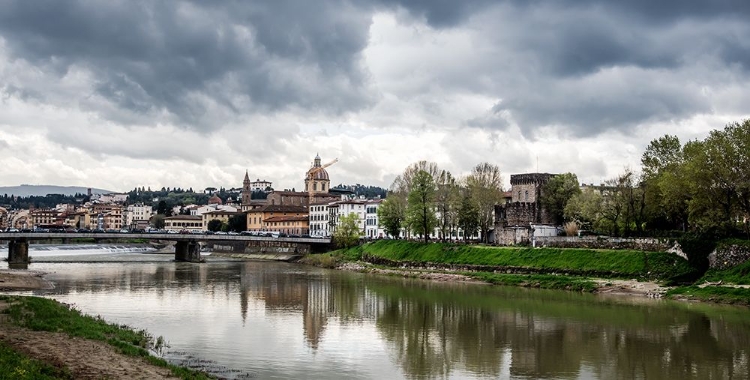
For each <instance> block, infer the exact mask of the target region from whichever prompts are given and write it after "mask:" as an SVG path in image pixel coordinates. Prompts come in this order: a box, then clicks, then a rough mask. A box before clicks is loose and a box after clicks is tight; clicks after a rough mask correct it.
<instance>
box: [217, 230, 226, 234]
mask: <svg viewBox="0 0 750 380" xmlns="http://www.w3.org/2000/svg"><path fill="white" fill-rule="evenodd" d="M216 234H217V235H226V234H227V233H226V232H224V231H216Z"/></svg>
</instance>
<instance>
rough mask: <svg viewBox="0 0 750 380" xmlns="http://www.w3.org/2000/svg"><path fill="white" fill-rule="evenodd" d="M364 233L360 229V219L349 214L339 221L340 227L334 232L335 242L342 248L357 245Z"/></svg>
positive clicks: (353, 214) (355, 215)
mask: <svg viewBox="0 0 750 380" xmlns="http://www.w3.org/2000/svg"><path fill="white" fill-rule="evenodd" d="M360 235H362V231H361V230H360V229H359V217H358V216H357V214H355V213H349V215H344V216H342V217H341V218H340V219H339V225H338V226H337V227H336V230H335V231H334V232H333V242H334V243H335V244H336V246H338V247H341V248H348V247H353V246H355V245H357V243H358V242H359V237H360Z"/></svg>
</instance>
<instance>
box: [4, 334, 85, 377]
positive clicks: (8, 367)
mask: <svg viewBox="0 0 750 380" xmlns="http://www.w3.org/2000/svg"><path fill="white" fill-rule="evenodd" d="M72 378H73V375H71V374H70V371H69V370H68V369H67V368H57V367H54V366H51V365H49V364H47V363H44V362H41V361H38V360H35V359H32V358H30V357H28V356H26V355H24V354H22V353H20V352H18V351H15V350H14V349H13V348H11V347H10V346H8V345H6V344H5V343H3V342H2V341H0V380H4V379H18V380H25V379H29V380H37V379H39V380H46V379H72Z"/></svg>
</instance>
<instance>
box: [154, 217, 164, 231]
mask: <svg viewBox="0 0 750 380" xmlns="http://www.w3.org/2000/svg"><path fill="white" fill-rule="evenodd" d="M165 218H166V215H164V214H156V215H154V216H153V217H152V218H151V225H153V226H154V228H156V229H157V230H161V229H164V226H165V224H166V223H165V221H164V219H165Z"/></svg>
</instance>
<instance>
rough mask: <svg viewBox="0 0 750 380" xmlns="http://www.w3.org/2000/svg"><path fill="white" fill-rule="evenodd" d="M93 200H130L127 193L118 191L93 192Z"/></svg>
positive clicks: (123, 201) (103, 201)
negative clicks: (106, 192)
mask: <svg viewBox="0 0 750 380" xmlns="http://www.w3.org/2000/svg"><path fill="white" fill-rule="evenodd" d="M91 200H92V201H94V200H96V201H99V202H100V203H125V201H127V200H128V195H127V194H117V193H110V194H93V195H91Z"/></svg>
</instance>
